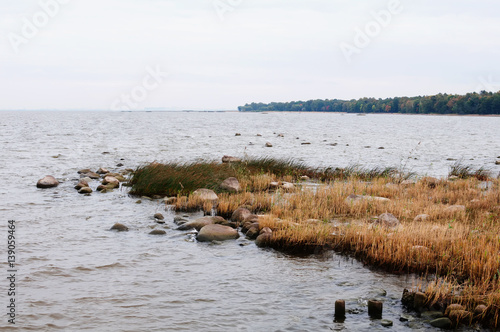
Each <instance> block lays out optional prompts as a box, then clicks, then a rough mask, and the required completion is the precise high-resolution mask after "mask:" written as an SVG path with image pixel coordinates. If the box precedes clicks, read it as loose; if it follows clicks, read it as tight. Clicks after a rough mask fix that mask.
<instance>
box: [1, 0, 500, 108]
mask: <svg viewBox="0 0 500 332" xmlns="http://www.w3.org/2000/svg"><path fill="white" fill-rule="evenodd" d="M0 35H1V36H2V38H1V39H0V102H1V103H0V109H51V108H56V109H144V108H148V107H165V108H171V109H236V107H237V106H239V105H243V104H245V103H247V102H271V101H292V100H307V99H316V98H321V99H326V98H328V99H333V98H339V99H351V98H359V97H365V96H368V97H377V98H378V97H381V98H383V97H393V96H402V95H410V96H414V95H424V94H436V93H439V92H443V93H444V92H446V93H466V92H470V91H478V90H483V89H484V90H493V91H498V90H500V68H499V59H500V2H499V1H498V0H478V1H470V0H468V1H465V0H453V1H451V0H439V1H436V0H433V1H430V0H418V1H415V0H400V1H398V0H384V1H379V0H357V1H352V0H99V1H98V0H64V1H63V0H40V1H32V0H2V1H1V2H0ZM165 73H168V75H165Z"/></svg>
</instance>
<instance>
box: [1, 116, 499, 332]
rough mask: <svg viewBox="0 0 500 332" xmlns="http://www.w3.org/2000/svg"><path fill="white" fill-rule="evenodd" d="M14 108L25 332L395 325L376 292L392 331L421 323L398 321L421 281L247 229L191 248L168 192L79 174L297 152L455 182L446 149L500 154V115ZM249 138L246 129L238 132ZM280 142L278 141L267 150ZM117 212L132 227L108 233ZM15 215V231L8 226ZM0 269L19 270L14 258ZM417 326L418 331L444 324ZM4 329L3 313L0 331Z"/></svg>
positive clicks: (5, 126)
mask: <svg viewBox="0 0 500 332" xmlns="http://www.w3.org/2000/svg"><path fill="white" fill-rule="evenodd" d="M0 116H1V118H0V119H1V121H0V125H1V128H2V130H1V131H0V146H1V149H2V152H3V157H2V158H1V159H0V163H1V165H0V166H1V167H0V172H1V178H2V179H3V182H4V183H3V186H1V187H0V199H1V201H2V203H3V204H2V207H1V212H2V213H1V214H2V219H3V220H4V221H7V220H8V219H15V220H16V221H17V234H18V237H19V240H18V243H19V253H18V258H19V262H20V266H19V273H18V274H19V280H18V289H19V294H18V297H17V301H18V303H19V305H18V314H19V316H18V322H19V325H20V326H21V327H22V329H23V330H33V331H40V330H63V331H78V330H89V331H165V330H176V331H177V330H180V331H182V330H185V331H192V330H202V331H304V330H318V331H321V330H338V331H341V330H345V331H366V330H370V331H377V330H380V331H385V328H383V327H381V326H380V323H379V322H378V321H371V320H369V319H368V318H367V308H366V301H367V300H368V299H371V298H379V299H381V300H383V301H384V318H386V319H390V320H392V321H393V322H394V327H393V328H392V329H393V330H397V331H399V330H409V329H410V327H409V323H408V322H400V321H399V316H400V314H401V313H402V312H403V308H402V307H401V305H400V301H399V300H400V297H401V293H402V290H403V288H404V287H409V286H411V285H412V283H414V281H413V280H411V279H408V278H407V277H397V276H392V275H388V274H385V273H382V272H377V271H371V270H369V269H367V268H365V267H363V266H362V264H360V263H358V262H356V261H353V260H352V259H346V258H344V257H341V256H338V255H335V254H333V253H329V254H328V255H326V256H322V257H308V258H298V257H291V256H287V255H284V254H282V253H279V252H275V251H273V250H262V249H258V248H257V247H256V246H255V245H254V244H253V242H250V241H247V240H245V239H244V238H240V239H238V240H236V241H232V242H226V243H222V244H206V243H196V242H192V241H189V236H188V235H187V234H185V233H183V232H180V231H176V230H174V227H175V226H174V223H173V218H174V214H173V213H172V212H170V211H165V210H164V207H163V205H161V204H160V203H159V202H157V201H147V200H143V202H142V204H135V201H136V200H137V199H136V198H132V197H129V196H128V195H127V193H126V191H124V190H117V191H115V192H113V193H109V194H99V193H94V194H92V195H91V196H89V197H85V196H80V195H78V194H77V193H76V191H75V190H74V189H73V186H74V184H75V181H76V179H77V178H78V175H77V173H76V171H77V170H78V169H81V168H92V169H94V168H95V169H97V168H99V167H106V168H109V169H112V170H115V169H119V167H116V166H115V165H117V164H118V163H122V164H124V167H130V168H134V167H136V166H138V165H140V164H141V163H144V162H148V161H153V160H159V161H163V160H169V161H170V160H181V161H193V160H197V159H198V158H204V159H207V158H208V159H219V158H220V157H222V155H224V154H228V155H237V156H244V155H252V156H262V155H272V156H277V157H291V156H293V157H295V158H298V159H299V160H303V161H305V162H306V163H308V164H310V165H313V166H346V165H348V164H351V163H360V164H363V165H368V166H375V165H381V166H394V165H400V164H401V163H402V164H403V166H405V167H406V168H407V169H409V170H413V171H417V172H420V173H421V174H424V173H427V174H430V175H436V176H442V175H445V174H446V172H447V170H448V169H447V168H448V165H449V164H451V163H453V161H447V160H446V159H447V158H453V159H463V160H464V161H469V160H470V159H474V160H470V163H471V164H475V165H481V166H483V165H488V164H492V160H493V161H494V159H495V157H496V154H500V153H499V150H500V147H499V141H500V140H499V138H498V134H497V133H496V131H495V130H497V129H498V128H499V127H500V126H499V125H500V123H499V118H478V117H431V116H401V115H392V116H388V115H379V116H371V115H369V116H365V117H356V116H354V115H339V114H273V113H271V114H266V115H263V114H238V113H98V112H81V113H77V112H74V113H64V112H20V113H13V112H3V113H0ZM236 132H239V133H241V134H242V136H238V137H235V136H234V134H235V133H236ZM274 133H276V134H274ZM278 133H283V136H284V137H283V138H281V137H277V134H278ZM257 134H261V135H262V136H256V135H257ZM267 141H269V142H271V143H272V144H273V146H274V147H273V148H265V147H264V144H265V142H267ZM302 142H310V143H311V144H310V145H301V143H302ZM335 143H337V145H335V146H334V145H331V144H335ZM419 143H420V144H419ZM368 146H369V147H368ZM380 147H384V149H379V148H380ZM104 152H106V153H104ZM103 153H104V154H103ZM495 153H496V154H495ZM408 157H411V159H408ZM492 167H495V166H494V165H493V166H492ZM46 174H52V175H54V176H56V177H57V178H58V179H60V180H61V185H60V186H59V187H57V188H55V189H47V190H40V189H37V188H36V187H35V183H36V181H37V180H38V179H39V178H41V177H43V176H44V175H46ZM95 184H97V183H95ZM156 212H161V213H163V214H164V215H165V216H166V224H165V225H158V224H155V222H154V220H153V218H152V216H153V215H154V213H156ZM194 217H195V216H192V218H194ZM115 222H121V223H124V224H126V225H127V226H128V227H129V228H130V231H129V232H127V233H115V232H111V231H109V228H110V227H111V226H112V225H113V224H114V223H115ZM1 225H2V226H1V230H2V232H5V229H6V228H5V222H3V223H2V224H1ZM153 227H156V228H164V229H165V230H166V231H167V235H166V236H160V237H155V236H151V235H148V233H149V232H150V231H151V229H152V228H153ZM0 267H1V268H2V269H3V270H5V268H6V265H5V263H3V262H2V263H1V264H0ZM337 299H345V300H346V304H347V309H348V310H349V309H351V311H350V313H349V314H348V317H347V320H346V321H345V323H343V324H340V323H334V322H333V308H334V303H335V300H337ZM416 322H417V323H413V325H412V327H413V328H414V329H417V328H419V327H420V328H421V330H422V331H427V330H429V327H428V326H427V325H422V323H418V320H417V321H416ZM4 324H6V321H2V322H0V330H4V328H3V327H4V326H5V325H4ZM419 324H420V325H419ZM417 330H418V329H417Z"/></svg>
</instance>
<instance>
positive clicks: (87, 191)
mask: <svg viewBox="0 0 500 332" xmlns="http://www.w3.org/2000/svg"><path fill="white" fill-rule="evenodd" d="M78 193H79V194H91V193H92V188H90V187H83V188H81V189H80V190H78Z"/></svg>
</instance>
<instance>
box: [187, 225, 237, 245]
mask: <svg viewBox="0 0 500 332" xmlns="http://www.w3.org/2000/svg"><path fill="white" fill-rule="evenodd" d="M239 237H240V235H239V234H238V231H237V230H236V229H233V228H231V227H229V226H223V225H217V224H211V225H206V226H204V227H203V228H202V229H201V230H200V232H199V233H198V236H197V237H196V239H197V240H198V241H200V242H210V241H225V240H232V239H237V238H239Z"/></svg>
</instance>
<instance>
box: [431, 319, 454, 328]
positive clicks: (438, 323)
mask: <svg viewBox="0 0 500 332" xmlns="http://www.w3.org/2000/svg"><path fill="white" fill-rule="evenodd" d="M430 324H431V325H432V326H434V327H437V328H439V329H451V327H452V325H453V323H452V322H451V320H450V319H449V318H448V317H441V318H437V319H434V320H432V321H431V322H430Z"/></svg>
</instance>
